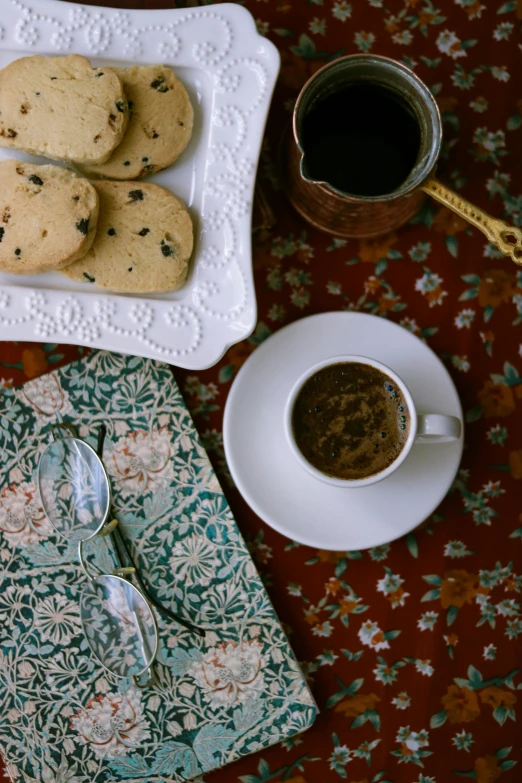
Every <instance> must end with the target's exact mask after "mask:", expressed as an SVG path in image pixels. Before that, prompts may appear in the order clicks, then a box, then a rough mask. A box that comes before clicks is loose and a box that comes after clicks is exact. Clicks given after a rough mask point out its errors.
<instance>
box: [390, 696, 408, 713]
mask: <svg viewBox="0 0 522 783" xmlns="http://www.w3.org/2000/svg"><path fill="white" fill-rule="evenodd" d="M391 703H392V704H393V705H394V706H395V707H397V709H398V710H406V709H408V707H409V706H410V704H411V699H410V697H409V696H408V694H407V693H406V691H401V692H400V693H398V694H397V696H394V698H393V699H392V701H391Z"/></svg>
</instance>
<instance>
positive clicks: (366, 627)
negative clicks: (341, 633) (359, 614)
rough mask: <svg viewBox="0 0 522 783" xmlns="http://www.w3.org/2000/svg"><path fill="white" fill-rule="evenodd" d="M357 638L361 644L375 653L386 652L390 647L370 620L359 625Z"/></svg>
mask: <svg viewBox="0 0 522 783" xmlns="http://www.w3.org/2000/svg"><path fill="white" fill-rule="evenodd" d="M358 636H359V639H360V640H361V642H362V643H363V644H365V645H367V647H372V648H373V649H374V650H375V651H377V650H387V649H389V647H390V645H389V643H388V642H387V640H386V639H385V638H384V633H383V632H382V631H381V629H380V628H379V626H378V625H377V623H372V621H371V620H366V622H364V623H363V624H362V625H361V627H360V628H359V633H358Z"/></svg>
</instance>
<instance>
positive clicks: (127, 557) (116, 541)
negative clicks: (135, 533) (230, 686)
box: [96, 424, 205, 636]
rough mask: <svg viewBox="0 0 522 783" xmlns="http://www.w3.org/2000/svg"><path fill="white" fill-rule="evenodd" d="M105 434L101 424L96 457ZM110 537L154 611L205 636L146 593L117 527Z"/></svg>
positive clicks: (202, 631)
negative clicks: (132, 571)
mask: <svg viewBox="0 0 522 783" xmlns="http://www.w3.org/2000/svg"><path fill="white" fill-rule="evenodd" d="M106 434H107V428H106V426H105V424H102V425H101V426H100V429H99V431H98V443H97V446H96V453H97V454H98V457H99V458H100V459H101V458H102V453H103V444H104V441H105V436H106ZM110 536H111V538H112V539H113V541H114V548H115V549H116V552H117V554H118V557H119V559H120V561H121V563H122V565H123V566H124V567H129V566H130V567H131V568H133V569H134V577H135V579H136V581H137V583H138V584H139V586H140V590H141V592H142V593H143V595H144V596H145V598H146V599H147V601H148V602H149V603H151V604H152V605H153V606H155V607H156V609H157V610H158V611H159V612H162V613H163V614H166V615H167V617H170V619H171V620H174V622H176V623H178V624H179V625H181V626H182V627H183V628H186V629H187V630H188V631H193V632H194V633H196V634H198V636H205V631H204V630H203V629H202V628H198V627H197V626H196V625H193V624H192V623H190V622H189V621H188V620H184V619H183V618H182V617H179V616H178V615H177V614H174V612H171V611H170V609H167V608H166V607H165V606H162V605H161V604H159V603H158V602H157V601H156V600H155V599H154V598H153V597H152V596H151V595H150V594H149V592H148V590H147V588H146V587H145V585H144V584H143V582H142V580H141V577H140V575H139V573H138V569H137V568H136V566H135V564H134V561H133V559H132V557H131V555H130V552H129V550H128V549H127V545H126V544H125V541H124V540H123V538H122V536H121V534H120V531H119V530H118V528H117V527H115V528H114V529H113V530H111V532H110Z"/></svg>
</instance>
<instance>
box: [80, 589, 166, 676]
mask: <svg viewBox="0 0 522 783" xmlns="http://www.w3.org/2000/svg"><path fill="white" fill-rule="evenodd" d="M80 616H81V620H82V624H83V629H84V632H85V637H86V639H87V642H88V644H89V647H90V648H91V650H92V652H93V653H94V655H95V656H96V657H97V658H98V660H99V661H100V663H102V664H103V666H105V668H106V669H109V671H111V672H112V673H113V674H116V675H117V676H118V677H132V676H136V675H138V674H140V673H141V672H143V671H145V670H146V669H147V668H148V667H149V666H150V665H151V663H152V662H153V660H154V658H155V656H156V652H157V645H158V635H157V628H156V622H155V620H154V616H153V614H152V612H151V610H150V608H149V605H148V604H147V602H146V601H145V599H144V598H143V596H142V595H141V593H140V592H139V591H138V590H137V589H136V588H135V587H134V585H132V584H130V582H127V581H126V580H125V579H122V578H121V577H117V576H100V577H97V578H96V579H93V580H92V581H91V582H90V583H89V584H88V585H86V587H85V589H84V591H83V593H82V597H81V601H80Z"/></svg>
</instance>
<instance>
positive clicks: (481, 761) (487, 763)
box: [475, 756, 502, 783]
mask: <svg viewBox="0 0 522 783" xmlns="http://www.w3.org/2000/svg"><path fill="white" fill-rule="evenodd" d="M501 772H502V770H501V769H500V767H499V765H498V759H497V757H496V756H481V757H479V758H478V759H477V760H476V761H475V774H476V776H477V783H493V782H494V781H495V780H496V779H497V778H498V777H500V774H501Z"/></svg>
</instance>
